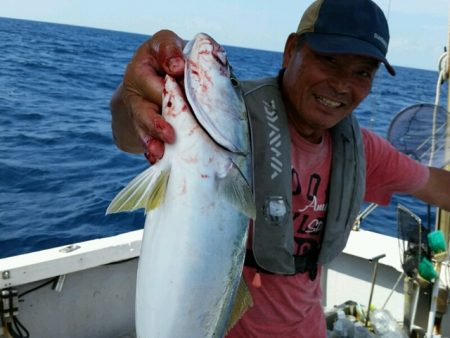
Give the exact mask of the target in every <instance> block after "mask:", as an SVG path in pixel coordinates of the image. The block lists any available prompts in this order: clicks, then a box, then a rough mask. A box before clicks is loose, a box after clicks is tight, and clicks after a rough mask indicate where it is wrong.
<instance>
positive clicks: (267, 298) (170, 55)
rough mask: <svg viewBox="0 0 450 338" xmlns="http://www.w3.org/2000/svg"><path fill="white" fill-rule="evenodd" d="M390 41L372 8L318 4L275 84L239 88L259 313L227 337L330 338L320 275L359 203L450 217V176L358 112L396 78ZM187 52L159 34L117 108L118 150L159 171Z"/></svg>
mask: <svg viewBox="0 0 450 338" xmlns="http://www.w3.org/2000/svg"><path fill="white" fill-rule="evenodd" d="M388 43H389V31H388V25H387V22H386V18H385V16H384V14H383V12H382V11H381V9H380V8H379V7H378V6H377V5H376V4H375V3H374V2H372V1H371V0H354V1H348V0H316V1H315V2H313V3H312V4H311V6H310V7H309V8H308V9H307V10H306V11H305V13H304V14H303V16H302V18H301V21H300V24H299V26H298V29H297V31H296V32H295V33H291V34H290V35H289V36H288V38H287V41H286V44H285V49H284V54H283V62H282V69H281V71H280V73H279V75H278V77H277V78H271V79H260V80H256V81H241V82H240V83H239V86H240V88H241V90H242V93H243V95H244V98H245V102H246V106H247V109H248V112H249V115H250V117H251V122H252V127H253V129H252V132H253V134H252V136H253V159H254V170H255V176H254V181H255V183H254V189H255V195H256V204H257V209H258V211H257V212H258V213H257V218H256V220H255V223H254V225H253V231H252V232H251V233H250V238H249V245H248V250H247V256H246V262H245V267H244V271H243V276H244V279H245V281H246V282H247V285H248V286H249V288H250V292H251V295H252V297H253V301H254V306H253V307H251V308H250V309H249V310H248V311H247V312H245V314H244V315H243V317H242V318H241V319H240V320H239V322H238V323H237V324H236V325H235V326H234V327H233V328H232V329H231V331H230V332H229V333H228V335H227V337H246V338H248V337H300V338H301V337H304V338H314V337H319V338H323V337H326V325H325V319H324V314H323V310H322V306H321V304H320V302H321V297H322V291H321V288H320V274H321V267H322V266H323V265H324V264H326V263H328V262H330V261H331V260H332V259H333V258H335V257H336V256H337V255H338V254H339V253H340V252H341V251H342V249H343V248H344V246H345V244H346V242H347V239H348V236H349V233H350V229H351V226H352V224H353V222H354V220H355V218H356V215H357V213H358V211H359V208H360V206H361V203H362V202H363V201H366V202H375V203H378V204H382V205H386V204H388V203H389V201H390V199H391V196H392V195H393V194H394V193H409V194H411V195H413V196H415V197H417V198H419V199H421V200H423V201H425V202H427V203H430V204H433V205H437V206H439V207H441V208H443V209H445V210H450V189H449V186H450V173H449V172H446V171H444V170H441V169H436V168H429V167H426V166H424V165H422V164H419V163H418V162H415V161H414V160H412V159H410V158H409V157H407V156H405V155H403V154H401V153H399V152H398V151H397V150H396V149H394V148H393V147H392V146H391V145H390V144H389V143H388V142H387V141H386V140H384V139H382V138H381V137H380V136H377V135H376V134H374V133H373V132H372V131H369V130H367V129H364V128H361V129H360V128H359V126H358V122H357V120H356V118H355V117H354V116H353V115H352V112H353V110H354V109H355V108H356V107H357V106H358V105H359V103H361V101H362V100H363V99H364V98H365V97H366V96H367V95H368V94H369V92H370V89H371V85H372V82H373V79H374V76H375V73H376V72H377V70H378V68H379V65H380V64H381V63H383V64H384V66H385V67H386V69H387V71H388V72H389V73H390V74H391V75H395V70H394V69H393V67H392V66H391V65H390V64H389V62H388V61H387V60H386V53H387V49H388ZM183 45H184V42H183V41H182V39H181V38H180V37H178V36H177V35H176V34H175V33H173V32H171V31H167V30H163V31H159V32H157V33H156V34H154V35H153V36H152V38H151V39H149V40H148V41H146V42H145V43H144V44H142V45H141V46H140V47H139V48H138V50H137V52H136V54H135V55H134V57H133V59H132V60H131V62H130V63H129V65H128V67H127V69H126V72H125V75H124V79H123V82H122V83H121V85H120V86H119V87H118V88H117V90H116V92H115V94H114V96H113V98H112V100H111V112H112V128H113V134H114V139H115V142H116V144H117V146H118V147H119V148H120V149H122V150H124V151H128V152H134V153H142V152H144V153H146V156H147V158H148V159H149V161H150V162H152V163H154V162H156V161H158V160H159V159H160V158H161V157H162V156H163V154H164V143H172V142H174V140H175V137H176V135H175V134H174V131H173V129H172V127H171V126H170V125H169V124H168V123H167V122H165V121H164V120H163V119H162V117H161V115H160V110H161V108H160V107H161V97H162V86H163V77H164V75H165V74H170V75H172V76H174V77H176V78H178V79H181V78H182V77H183V70H184V60H183V54H182V48H183ZM268 118H270V119H271V121H272V122H273V121H275V122H276V123H278V125H276V129H272V130H271V128H272V127H273V124H272V123H271V124H269V123H267V119H268ZM278 130H279V134H278V135H277V137H279V138H280V141H281V142H280V143H277V142H275V143H274V144H275V145H273V144H271V143H270V141H271V139H270V138H271V137H273V135H274V134H273V133H272V134H271V131H272V132H276V131H278ZM271 135H272V136H271ZM273 161H277V163H281V165H279V166H278V167H277V168H278V169H276V170H275V169H273V167H274V166H271V162H273ZM272 164H273V163H272Z"/></svg>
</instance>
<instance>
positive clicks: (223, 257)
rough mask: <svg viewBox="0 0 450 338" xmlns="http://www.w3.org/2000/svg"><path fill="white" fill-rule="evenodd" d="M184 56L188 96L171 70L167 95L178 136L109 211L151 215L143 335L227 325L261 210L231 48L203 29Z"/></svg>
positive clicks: (142, 279)
mask: <svg viewBox="0 0 450 338" xmlns="http://www.w3.org/2000/svg"><path fill="white" fill-rule="evenodd" d="M184 54H185V60H186V69H185V84H184V87H185V92H186V96H185V95H184V92H183V90H182V89H180V87H179V85H178V84H177V82H176V81H175V80H174V79H173V78H171V77H170V76H167V77H166V78H165V83H164V93H163V107H162V115H163V116H164V117H165V119H166V120H167V121H168V122H169V123H171V124H172V126H173V127H174V129H175V134H176V141H175V143H173V144H166V147H165V153H164V156H163V158H162V159H161V160H160V161H159V162H157V163H156V164H155V165H153V166H151V167H150V168H148V169H147V170H145V171H144V172H143V173H141V174H140V175H139V176H137V177H136V178H135V179H134V180H133V181H131V182H130V183H129V185H128V186H127V187H126V188H124V190H122V191H121V192H120V193H119V194H118V195H117V196H116V197H115V199H114V200H113V201H112V202H111V204H110V206H109V208H108V210H107V213H112V212H119V211H130V210H135V209H139V208H144V209H145V211H146V213H147V216H146V221H145V230H144V238H143V242H142V249H141V255H140V259H139V265H138V276H137V286H136V331H137V336H138V337H140V338H163V337H164V338H166V337H167V338H178V337H184V338H186V337H192V338H202V337H222V336H223V335H224V334H225V333H226V330H227V326H228V325H229V321H230V312H231V308H232V305H233V300H234V297H235V295H236V292H237V289H238V285H239V281H240V277H241V272H242V266H243V260H244V254H245V246H246V240H247V226H248V220H249V218H254V217H255V207H254V200H253V196H252V189H251V182H252V178H251V174H250V173H251V168H250V160H249V158H250V136H249V127H248V119H247V113H246V110H245V106H244V103H243V101H242V98H241V96H240V93H239V91H238V90H237V89H236V88H235V87H234V86H233V81H232V77H231V72H230V66H229V64H228V61H227V58H226V54H225V51H224V49H223V48H222V47H221V46H220V45H219V44H217V43H216V42H215V41H214V40H213V39H212V38H211V37H209V36H207V35H205V34H198V35H197V36H196V37H195V38H194V39H193V40H192V41H190V42H189V43H188V44H187V45H186V47H185V49H184ZM186 97H187V98H188V102H189V104H188V102H187V101H186ZM193 114H194V115H195V116H194V115H193Z"/></svg>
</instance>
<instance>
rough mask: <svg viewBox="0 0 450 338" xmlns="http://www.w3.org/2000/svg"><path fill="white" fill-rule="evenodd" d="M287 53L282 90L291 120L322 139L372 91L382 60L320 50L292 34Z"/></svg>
mask: <svg viewBox="0 0 450 338" xmlns="http://www.w3.org/2000/svg"><path fill="white" fill-rule="evenodd" d="M289 39H292V41H291V43H290V42H289V40H288V43H287V45H286V50H285V54H284V61H283V66H284V67H285V68H286V71H285V73H284V77H283V81H282V93H283V97H284V100H285V104H286V109H287V112H288V117H289V120H290V122H291V123H292V124H293V125H294V127H295V129H296V130H297V131H298V132H299V133H300V135H302V136H303V137H305V138H307V139H309V140H310V141H312V142H318V141H320V139H321V137H322V134H323V132H324V131H325V130H327V129H329V128H331V127H333V126H334V125H335V124H337V123H338V122H339V121H341V120H342V119H344V118H345V117H346V116H347V115H349V114H350V113H351V112H352V111H353V110H354V109H355V108H356V107H357V106H358V105H359V103H360V102H361V101H362V100H363V99H364V98H365V97H366V96H367V95H368V94H369V92H370V88H371V85H372V80H373V77H374V76H375V72H376V70H377V68H378V62H377V61H376V60H374V59H372V58H370V57H365V56H358V55H349V54H320V53H317V52H314V51H313V50H312V49H311V48H309V46H308V45H307V44H306V43H305V44H304V45H303V46H302V47H298V46H297V44H296V39H297V37H296V36H295V35H291V36H290V38H289Z"/></svg>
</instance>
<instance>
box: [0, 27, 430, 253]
mask: <svg viewBox="0 0 450 338" xmlns="http://www.w3.org/2000/svg"><path fill="white" fill-rule="evenodd" d="M147 38H148V37H147V36H144V35H138V34H130V33H123V32H115V31H107V30H99V29H91V28H81V27H73V26H67V25H56V24H48V23H39V22H32V21H23V20H13V19H7V18H0V45H1V46H2V53H0V258H2V257H8V256H12V255H16V254H21V253H27V252H31V251H36V250H41V249H46V248H50V247H53V246H60V245H65V244H70V243H75V242H79V241H84V240H89V239H94V238H100V237H106V236H111V235H115V234H119V233H123V232H126V231H130V230H135V229H140V228H142V227H143V223H144V216H143V214H142V213H141V212H135V213H129V214H120V215H110V216H105V210H106V208H107V206H108V204H109V202H110V201H111V199H112V198H113V197H114V196H115V194H116V193H117V192H118V191H119V190H120V189H121V188H122V187H123V186H124V185H125V184H126V183H127V182H128V181H129V180H130V179H131V178H133V177H134V176H135V175H136V174H138V173H139V172H141V171H142V170H143V169H144V168H146V167H147V165H148V164H147V162H146V160H145V159H144V157H143V156H142V155H130V154H126V153H123V152H121V151H119V150H118V149H117V148H116V147H115V146H114V143H113V141H112V137H111V130H110V122H111V119H110V113H109V108H108V105H109V99H110V97H111V95H112V93H113V91H114V89H115V88H116V87H117V85H118V84H119V82H120V81H121V78H122V75H123V72H124V69H125V67H126V64H127V62H128V61H129V60H130V58H131V56H132V54H133V52H134V50H135V48H136V47H137V46H138V45H139V44H140V43H142V42H143V41H145V40H146V39H147ZM280 38H282V39H284V37H280ZM226 48H227V51H228V54H229V58H230V62H231V63H232V65H233V68H234V70H235V72H236V73H237V75H238V76H239V77H240V78H243V79H246V78H257V77H263V76H270V75H275V74H277V72H278V69H279V66H280V63H281V53H276V52H268V51H260V50H252V49H245V48H236V47H226ZM396 69H397V72H398V75H397V76H396V77H395V78H391V77H390V76H388V75H387V73H386V71H384V69H381V71H380V72H379V74H378V75H377V79H376V81H375V84H374V87H373V93H372V95H371V96H370V97H369V98H368V99H366V101H364V102H363V103H362V104H361V106H360V107H359V108H358V110H357V115H358V116H359V118H360V121H361V124H362V125H363V126H365V127H368V128H371V129H374V130H376V131H377V132H379V133H380V134H382V135H386V131H387V128H388V126H389V123H390V121H391V120H392V118H393V117H394V116H395V113H396V112H398V111H400V110H401V109H402V108H404V107H406V106H409V105H411V104H415V103H418V102H434V95H435V82H436V79H437V72H432V71H425V70H418V69H411V68H402V67H396ZM398 203H402V204H404V205H406V206H407V207H409V208H410V209H412V210H413V211H414V212H416V213H417V214H418V215H419V216H420V217H422V218H423V219H424V222H426V220H427V206H425V205H424V204H422V203H419V202H417V201H415V200H414V199H411V198H406V197H396V198H394V199H393V201H392V203H391V205H390V206H389V207H379V208H377V209H376V211H375V212H374V213H373V214H371V215H370V216H369V217H368V218H367V219H366V220H365V221H364V222H363V224H362V228H365V229H368V230H372V231H376V232H382V233H387V234H390V235H392V236H395V235H396V233H397V230H396V205H397V204H398Z"/></svg>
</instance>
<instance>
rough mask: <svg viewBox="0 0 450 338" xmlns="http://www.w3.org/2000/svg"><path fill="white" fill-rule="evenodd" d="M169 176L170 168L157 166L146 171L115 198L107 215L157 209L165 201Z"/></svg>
mask: <svg viewBox="0 0 450 338" xmlns="http://www.w3.org/2000/svg"><path fill="white" fill-rule="evenodd" d="M169 176H170V168H161V166H159V165H155V166H152V167H150V168H148V169H146V170H145V171H143V172H142V173H141V174H139V175H138V176H136V177H135V178H134V179H133V180H132V181H131V182H130V183H129V184H128V185H127V186H126V187H125V188H123V189H122V190H121V191H120V192H119V193H118V194H117V196H116V197H114V199H113V200H112V201H111V203H110V204H109V206H108V209H107V210H106V214H107V215H108V214H112V213H116V212H122V211H133V210H137V209H145V213H147V212H148V211H150V210H152V209H155V208H156V207H157V206H158V205H159V204H160V203H161V202H162V201H163V200H164V197H165V194H166V188H167V181H168V179H169Z"/></svg>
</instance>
